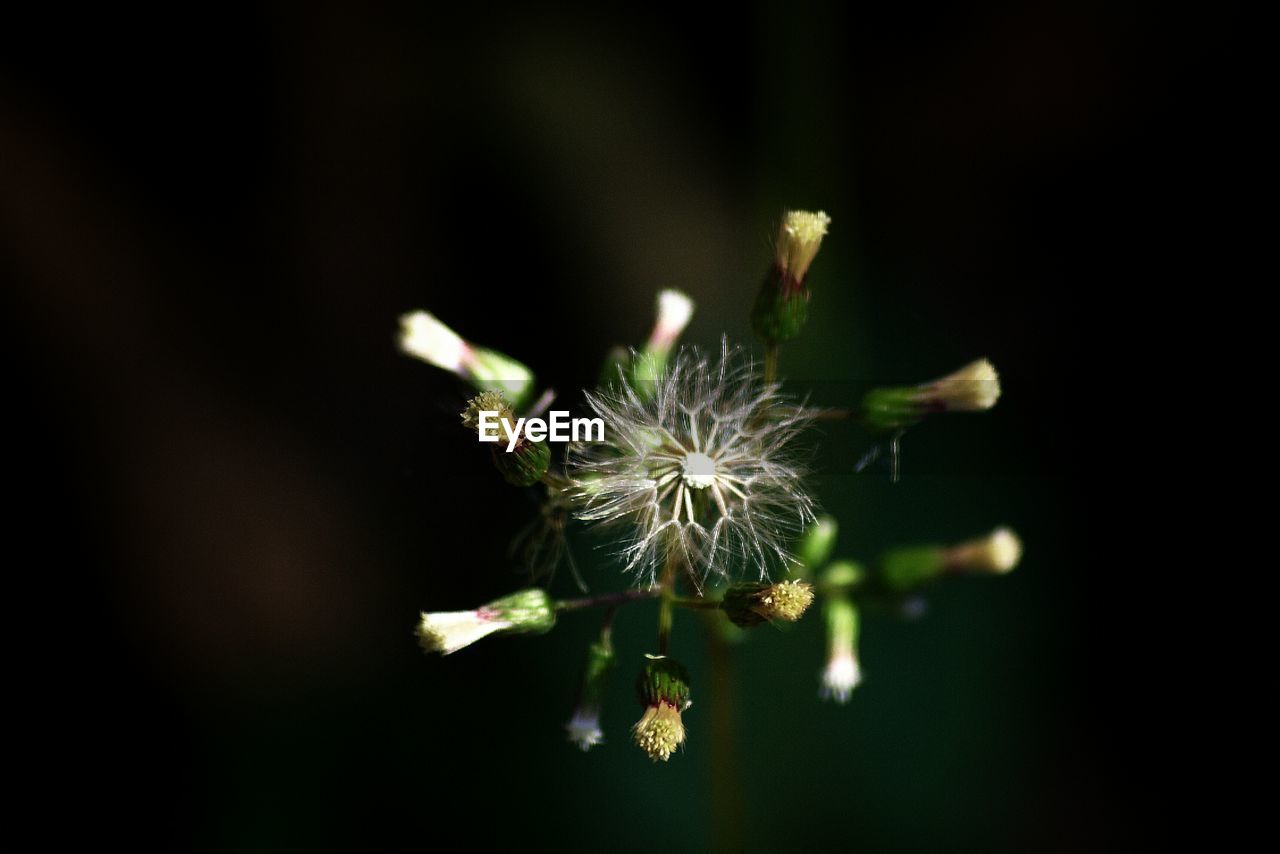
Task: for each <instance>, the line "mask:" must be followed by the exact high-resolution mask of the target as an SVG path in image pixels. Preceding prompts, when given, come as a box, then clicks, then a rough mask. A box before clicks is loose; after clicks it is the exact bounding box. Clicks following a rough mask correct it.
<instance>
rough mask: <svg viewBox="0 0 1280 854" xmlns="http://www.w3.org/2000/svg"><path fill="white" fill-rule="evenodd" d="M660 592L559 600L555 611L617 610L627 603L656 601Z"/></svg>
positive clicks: (624, 592)
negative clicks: (646, 600) (602, 608)
mask: <svg viewBox="0 0 1280 854" xmlns="http://www.w3.org/2000/svg"><path fill="white" fill-rule="evenodd" d="M661 595H662V591H661V590H658V589H654V590H623V591H620V592H618V593H601V594H600V595H599V596H587V597H585V598H583V599H561V600H560V601H558V602H556V603H555V609H556V610H557V611H581V610H582V609H583V608H600V607H610V608H617V607H618V606H619V605H625V604H627V603H628V602H641V601H643V600H645V599H657V598H658V597H659V596H661Z"/></svg>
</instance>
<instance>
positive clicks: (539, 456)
mask: <svg viewBox="0 0 1280 854" xmlns="http://www.w3.org/2000/svg"><path fill="white" fill-rule="evenodd" d="M493 464H494V465H495V466H497V468H498V471H500V472H501V473H502V476H503V477H504V478H506V479H507V483H509V484H511V485H512V486H533V485H534V484H535V483H537V482H538V481H540V480H542V476H543V475H545V474H546V473H547V469H548V468H550V467H551V446H550V445H548V444H547V443H546V442H532V441H530V440H529V439H526V438H524V437H523V436H522V437H520V441H519V442H517V443H516V446H515V448H514V449H513V450H512V451H511V452H510V453H508V452H507V451H506V450H499V449H498V448H497V447H495V448H493Z"/></svg>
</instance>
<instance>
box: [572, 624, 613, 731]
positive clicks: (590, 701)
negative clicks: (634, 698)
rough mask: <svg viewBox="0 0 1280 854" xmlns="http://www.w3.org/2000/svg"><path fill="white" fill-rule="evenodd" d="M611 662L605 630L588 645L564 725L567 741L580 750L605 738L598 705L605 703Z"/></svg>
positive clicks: (610, 647)
mask: <svg viewBox="0 0 1280 854" xmlns="http://www.w3.org/2000/svg"><path fill="white" fill-rule="evenodd" d="M613 664H614V654H613V643H612V642H611V640H610V638H609V633H608V631H606V632H605V633H604V634H603V635H602V636H601V637H600V640H598V641H596V642H595V643H593V644H591V646H589V647H588V648H587V663H586V667H585V668H584V669H583V674H582V689H581V690H580V691H579V693H578V705H577V706H576V707H575V708H574V710H573V717H571V718H570V719H569V723H567V724H565V730H566V731H568V733H569V740H570V741H572V742H573V743H574V744H576V745H578V747H581V748H582V749H583V751H587V750H590V749H591V748H592V747H594V746H595V745H597V744H599V743H601V742H602V741H604V733H603V732H601V731H600V708H601V706H602V705H603V704H604V688H605V683H606V681H607V677H608V675H609V672H610V671H611V670H612V669H613Z"/></svg>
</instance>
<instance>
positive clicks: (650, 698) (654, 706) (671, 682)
mask: <svg viewBox="0 0 1280 854" xmlns="http://www.w3.org/2000/svg"><path fill="white" fill-rule="evenodd" d="M645 658H646V659H647V661H645V665H644V668H643V669H642V670H641V671H640V678H639V679H638V680H637V682H636V689H637V691H638V692H639V694H640V701H641V703H643V704H644V707H645V710H644V714H643V715H642V716H641V718H640V720H638V721H636V724H635V726H634V727H632V729H631V732H632V736H633V737H634V739H635V742H636V744H637V745H638V746H639V747H640V749H641V750H643V751H644V752H645V753H646V754H648V756H649V758H650V759H652V760H653V761H654V762H657V761H658V760H659V759H661V760H662V761H663V762H666V761H667V760H668V759H670V758H671V754H672V753H673V752H675V749H676V748H677V747H679V746H680V745H681V744H683V743H684V740H685V730H684V722H683V720H681V717H680V715H681V713H682V712H683V711H684V710H685V709H687V708H689V706H690V704H691V701H690V699H689V674H688V673H687V672H686V671H685V669H684V667H682V666H681V665H680V663H679V662H677V661H675V660H674V659H670V658H667V657H666V656H662V655H646V656H645Z"/></svg>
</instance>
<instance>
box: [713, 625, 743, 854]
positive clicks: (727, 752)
mask: <svg viewBox="0 0 1280 854" xmlns="http://www.w3.org/2000/svg"><path fill="white" fill-rule="evenodd" d="M706 624H707V642H708V644H709V645H710V653H711V656H710V659H711V697H710V703H711V767H712V768H714V769H715V773H714V774H712V775H711V826H712V830H713V836H712V841H711V843H712V850H714V851H742V850H744V849H745V848H746V846H745V844H744V842H745V840H744V839H743V836H742V826H743V822H742V798H741V794H742V793H741V792H740V791H739V788H738V768H737V751H736V750H735V749H734V748H735V744H736V740H735V737H734V731H733V702H734V697H733V689H734V685H733V662H732V660H731V658H730V652H731V650H730V648H729V644H728V643H727V642H726V641H725V639H724V636H723V635H722V634H721V633H720V628H721V627H720V625H719V621H718V620H717V619H716V617H715V615H713V614H708V615H707V621H706Z"/></svg>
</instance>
